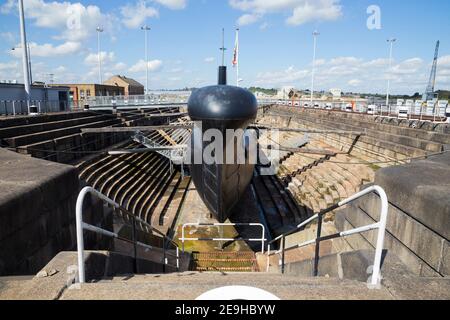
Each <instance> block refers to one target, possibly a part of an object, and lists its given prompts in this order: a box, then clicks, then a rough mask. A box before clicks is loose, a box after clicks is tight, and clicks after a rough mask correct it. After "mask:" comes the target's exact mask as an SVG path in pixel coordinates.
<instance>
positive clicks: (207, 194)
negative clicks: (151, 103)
mask: <svg viewBox="0 0 450 320" xmlns="http://www.w3.org/2000/svg"><path fill="white" fill-rule="evenodd" d="M218 83H219V84H218V85H214V86H207V87H204V88H200V89H197V90H195V91H194V92H193V93H192V95H191V97H190V98H189V101H188V113H189V116H190V118H191V120H193V121H195V122H196V123H195V125H194V130H193V133H192V138H191V141H192V145H191V148H192V152H191V155H192V157H194V156H193V155H194V153H195V150H196V149H197V148H200V146H201V150H202V154H203V151H204V149H205V148H206V147H207V146H208V145H209V144H210V142H209V141H207V142H205V141H203V134H204V133H205V132H206V130H208V129H218V130H219V131H220V132H221V133H222V137H223V138H224V141H223V154H226V148H227V146H228V145H229V144H230V143H236V141H235V140H236V139H232V140H230V141H226V136H227V135H226V130H228V129H233V130H238V129H242V130H246V129H247V127H248V125H250V124H251V123H253V122H254V120H255V119H256V115H257V109H258V105H257V101H256V98H255V96H254V95H253V94H252V93H251V92H250V91H248V90H246V89H243V88H240V87H235V86H228V85H227V84H226V67H225V66H221V67H219V81H218ZM200 123H201V127H200V126H199V124H200ZM200 133H201V134H200ZM197 152H198V150H197ZM191 160H192V161H191V163H192V164H191V174H192V178H193V181H194V184H195V186H196V188H197V191H198V192H199V194H200V196H201V198H202V199H203V201H204V202H205V204H206V206H207V207H208V209H209V210H210V212H211V213H212V215H214V216H215V217H216V218H217V220H219V222H224V221H225V220H226V219H227V218H228V216H229V215H230V214H231V211H232V209H233V207H234V206H235V205H236V204H237V203H238V201H239V200H240V198H241V196H242V194H243V193H244V192H245V191H246V189H247V187H248V185H249V184H250V182H251V178H252V175H253V169H254V164H250V163H247V162H246V164H238V163H229V162H228V161H227V162H226V163H225V161H224V162H222V163H214V164H206V163H204V161H202V163H201V164H200V163H195V162H194V159H193V158H192V159H191Z"/></svg>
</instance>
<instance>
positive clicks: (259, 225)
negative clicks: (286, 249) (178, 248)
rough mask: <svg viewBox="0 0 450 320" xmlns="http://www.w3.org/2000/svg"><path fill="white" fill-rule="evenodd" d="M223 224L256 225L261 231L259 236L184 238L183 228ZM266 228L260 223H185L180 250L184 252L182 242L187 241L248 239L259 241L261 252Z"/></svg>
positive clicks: (221, 225) (262, 251) (219, 225)
mask: <svg viewBox="0 0 450 320" xmlns="http://www.w3.org/2000/svg"><path fill="white" fill-rule="evenodd" d="M224 226H257V227H261V230H262V233H261V238H259V239H258V238H186V237H185V236H184V229H185V228H186V227H224ZM265 234H266V229H265V227H264V225H263V224H261V223H185V224H183V227H182V228H181V238H179V240H180V241H181V243H182V251H183V252H184V242H185V241H186V240H189V241H241V240H242V241H250V242H261V253H264V242H265V241H266V238H265Z"/></svg>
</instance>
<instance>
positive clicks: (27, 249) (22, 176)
mask: <svg viewBox="0 0 450 320" xmlns="http://www.w3.org/2000/svg"><path fill="white" fill-rule="evenodd" d="M78 192H79V180H78V171H77V169H76V168H75V167H71V166H67V165H62V164H57V163H53V162H49V161H44V160H40V159H35V158H31V157H29V156H25V155H21V154H17V153H14V152H11V151H7V150H5V149H1V148H0V276H5V275H25V274H35V273H36V272H37V271H39V270H40V269H41V268H42V267H43V266H45V265H46V264H47V263H48V262H49V261H50V260H51V259H52V258H53V257H54V256H55V255H56V254H58V253H59V252H60V251H65V250H66V251H67V250H74V249H75V248H76V232H75V231H76V230H75V202H76V198H77V196H78ZM87 206H88V207H89V208H90V209H91V210H90V211H92V212H91V213H89V212H88V213H87V218H86V221H87V222H90V223H94V224H97V225H98V224H103V223H105V219H104V215H105V214H106V213H105V212H104V211H103V206H102V204H101V203H100V204H99V203H92V204H91V203H88V204H87ZM88 211H89V210H88ZM106 222H107V221H106ZM94 237H95V235H94ZM94 237H93V236H92V235H89V236H87V239H86V244H87V245H86V246H87V247H89V244H91V243H92V242H93V241H94V240H98V239H96V238H94ZM100 240H102V239H100ZM100 244H103V245H104V244H105V243H104V242H103V243H102V242H100Z"/></svg>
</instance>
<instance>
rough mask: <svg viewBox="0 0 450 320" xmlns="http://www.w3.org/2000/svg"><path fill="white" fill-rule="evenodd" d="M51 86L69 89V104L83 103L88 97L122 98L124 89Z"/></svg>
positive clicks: (91, 85) (66, 85) (71, 85)
mask: <svg viewBox="0 0 450 320" xmlns="http://www.w3.org/2000/svg"><path fill="white" fill-rule="evenodd" d="M52 86H65V87H69V88H70V90H69V100H70V102H83V101H86V100H88V99H89V98H90V97H108V96H113V97H115V96H123V95H124V94H125V88H124V87H118V86H111V85H106V84H94V83H78V84H73V83H71V84H54V85H52Z"/></svg>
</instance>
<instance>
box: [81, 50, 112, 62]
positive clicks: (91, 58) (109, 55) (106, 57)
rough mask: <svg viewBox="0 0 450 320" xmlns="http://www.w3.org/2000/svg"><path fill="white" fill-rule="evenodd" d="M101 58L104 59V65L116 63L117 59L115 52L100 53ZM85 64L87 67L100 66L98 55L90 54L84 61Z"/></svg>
mask: <svg viewBox="0 0 450 320" xmlns="http://www.w3.org/2000/svg"><path fill="white" fill-rule="evenodd" d="M100 57H101V59H102V64H105V65H106V64H108V63H111V62H114V60H115V59H116V57H115V54H114V52H105V51H102V52H100ZM84 63H85V64H87V65H97V64H98V53H90V54H88V55H87V56H86V58H85V59H84Z"/></svg>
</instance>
